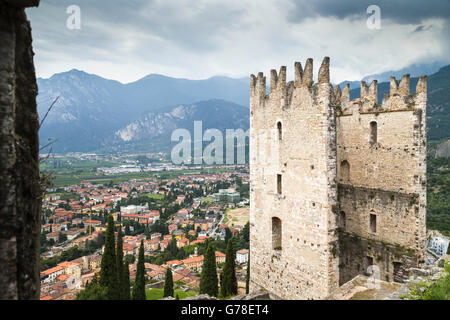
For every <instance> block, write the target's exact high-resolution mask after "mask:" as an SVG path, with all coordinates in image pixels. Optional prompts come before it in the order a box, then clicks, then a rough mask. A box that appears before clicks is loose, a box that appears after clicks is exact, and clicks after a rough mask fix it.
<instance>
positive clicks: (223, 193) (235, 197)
mask: <svg viewBox="0 0 450 320" xmlns="http://www.w3.org/2000/svg"><path fill="white" fill-rule="evenodd" d="M214 198H215V200H216V201H228V202H239V200H240V198H241V195H240V193H239V192H237V191H235V190H234V189H219V192H218V193H215V194H214Z"/></svg>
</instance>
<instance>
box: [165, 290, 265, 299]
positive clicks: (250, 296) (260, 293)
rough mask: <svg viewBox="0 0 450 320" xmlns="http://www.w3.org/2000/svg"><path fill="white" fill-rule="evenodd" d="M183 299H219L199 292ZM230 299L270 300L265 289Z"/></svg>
mask: <svg viewBox="0 0 450 320" xmlns="http://www.w3.org/2000/svg"><path fill="white" fill-rule="evenodd" d="M161 300H175V298H173V297H166V298H163V299H161ZM183 300H217V298H216V297H211V296H210V295H208V294H199V295H196V296H192V297H187V298H185V299H183ZM230 300H270V297H269V293H267V292H266V291H263V290H257V291H255V292H253V293H249V294H240V295H237V296H235V297H233V298H230Z"/></svg>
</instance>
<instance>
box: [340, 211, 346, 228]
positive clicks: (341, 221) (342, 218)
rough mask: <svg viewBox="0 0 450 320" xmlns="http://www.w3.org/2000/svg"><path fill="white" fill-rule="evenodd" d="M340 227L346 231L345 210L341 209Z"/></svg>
mask: <svg viewBox="0 0 450 320" xmlns="http://www.w3.org/2000/svg"><path fill="white" fill-rule="evenodd" d="M338 226H339V228H340V229H342V231H345V227H346V222H345V212H344V211H341V212H340V213H339V224H338Z"/></svg>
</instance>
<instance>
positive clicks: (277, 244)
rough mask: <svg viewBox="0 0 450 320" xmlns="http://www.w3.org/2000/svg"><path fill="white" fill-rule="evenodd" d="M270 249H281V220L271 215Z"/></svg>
mask: <svg viewBox="0 0 450 320" xmlns="http://www.w3.org/2000/svg"><path fill="white" fill-rule="evenodd" d="M272 249H273V250H281V220H280V218H277V217H272Z"/></svg>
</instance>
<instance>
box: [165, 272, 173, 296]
mask: <svg viewBox="0 0 450 320" xmlns="http://www.w3.org/2000/svg"><path fill="white" fill-rule="evenodd" d="M173 294H174V291H173V278H172V270H171V269H170V268H167V272H166V279H165V281H164V295H163V296H164V297H173Z"/></svg>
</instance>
